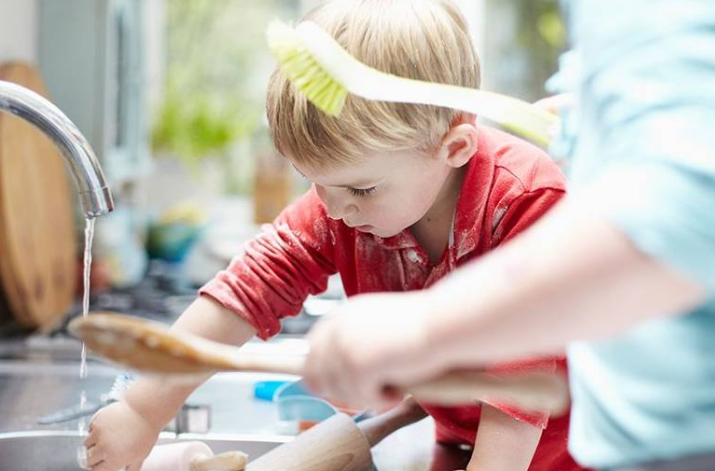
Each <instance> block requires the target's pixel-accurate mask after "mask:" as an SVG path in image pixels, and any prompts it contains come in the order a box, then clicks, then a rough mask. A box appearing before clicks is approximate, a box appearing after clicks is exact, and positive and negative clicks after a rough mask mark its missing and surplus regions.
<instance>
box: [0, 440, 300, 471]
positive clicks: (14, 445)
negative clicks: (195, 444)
mask: <svg viewBox="0 0 715 471" xmlns="http://www.w3.org/2000/svg"><path fill="white" fill-rule="evenodd" d="M289 439H290V438H288V437H279V436H273V437H259V436H255V437H254V436H241V435H221V436H211V435H200V436H195V437H194V436H189V435H186V436H183V437H182V438H180V439H178V438H162V439H160V442H159V443H161V444H166V443H177V442H182V441H191V440H201V441H202V442H204V443H206V444H207V445H209V446H210V447H211V449H212V450H213V451H214V453H223V452H225V451H233V450H240V451H243V452H244V453H247V454H248V455H249V457H250V458H251V459H253V458H257V457H259V456H261V455H263V454H264V453H267V452H269V451H270V450H272V449H273V448H275V447H276V446H278V445H280V444H281V443H284V442H285V441H288V440H289ZM81 442H82V440H81V437H80V435H79V433H78V432H70V431H38V432H12V433H5V434H0V469H1V470H3V471H13V470H17V471H22V470H30V469H42V470H44V471H77V470H79V469H81V468H80V467H79V465H78V464H77V447H78V446H79V445H80V443H81Z"/></svg>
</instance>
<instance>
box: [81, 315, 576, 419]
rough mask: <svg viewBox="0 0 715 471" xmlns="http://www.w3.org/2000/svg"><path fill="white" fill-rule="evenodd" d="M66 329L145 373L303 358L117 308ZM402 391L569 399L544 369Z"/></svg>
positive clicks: (471, 376) (292, 362) (549, 402)
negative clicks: (252, 349)
mask: <svg viewBox="0 0 715 471" xmlns="http://www.w3.org/2000/svg"><path fill="white" fill-rule="evenodd" d="M68 329H69V331H70V333H71V334H72V335H74V336H75V337H77V338H79V339H80V340H82V341H83V342H85V344H86V345H87V347H88V348H89V349H90V350H92V351H94V352H95V353H98V354H100V355H102V356H104V357H106V358H108V359H109V360H111V361H113V362H115V363H118V364H120V365H122V366H125V367H129V368H131V369H134V370H137V371H140V372H144V373H152V374H160V375H190V376H196V375H205V374H210V373H214V372H218V371H253V372H266V373H288V374H295V375H301V374H302V372H303V365H304V362H305V356H303V355H285V354H283V355H274V354H261V355H256V354H247V353H244V352H241V351H240V349H239V348H237V347H233V346H229V345H226V344H221V343H218V342H213V341H210V340H207V339H204V338H202V337H199V336H196V335H193V334H190V333H187V332H180V331H177V330H170V329H169V328H168V326H166V325H164V324H159V323H155V322H151V321H147V320H144V319H139V318H136V317H131V316H124V315H121V314H113V313H93V314H91V315H89V316H87V317H79V318H76V319H74V320H73V321H72V322H70V324H69V327H68ZM404 392H405V393H409V394H412V395H413V396H414V397H415V398H417V399H418V400H420V401H424V402H432V403H437V404H443V405H455V404H465V403H470V402H475V401H481V400H485V399H489V398H498V399H499V400H500V401H503V402H508V403H511V404H514V405H515V406H518V407H521V408H523V409H527V410H536V411H548V412H551V413H554V414H561V413H563V412H564V411H565V410H566V409H567V408H568V404H569V395H568V385H567V384H566V381H565V379H564V378H563V377H562V376H560V375H556V374H547V373H526V374H508V375H506V374H505V375H493V374H487V373H481V372H473V371H459V372H451V373H447V374H446V375H444V376H441V377H440V378H437V379H435V380H432V381H428V382H425V383H422V384H419V385H413V386H410V387H409V388H406V390H405V391H404Z"/></svg>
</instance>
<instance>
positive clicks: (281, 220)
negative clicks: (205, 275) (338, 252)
mask: <svg viewBox="0 0 715 471" xmlns="http://www.w3.org/2000/svg"><path fill="white" fill-rule="evenodd" d="M327 224H328V218H327V215H326V214H325V210H324V207H323V206H322V204H320V202H319V199H318V198H317V196H316V195H315V192H314V191H310V192H308V193H307V194H306V195H305V196H304V197H303V198H301V199H300V200H299V201H298V202H297V203H296V204H294V205H292V206H290V207H288V208H286V210H284V211H283V213H281V215H280V216H279V217H278V218H277V219H276V221H275V222H274V224H273V225H268V226H265V227H264V231H263V233H261V234H260V235H258V236H257V237H255V238H254V239H253V240H251V241H250V242H249V243H247V244H246V246H245V249H244V251H243V253H241V254H240V255H239V256H238V257H236V258H235V259H234V260H233V261H232V262H231V265H230V266H229V267H228V268H227V269H226V270H224V271H222V272H220V273H219V274H218V275H217V276H216V277H215V278H214V279H213V280H212V281H211V282H209V283H208V284H207V285H206V286H204V287H203V288H202V289H201V291H200V292H201V293H202V294H203V295H202V296H201V297H199V299H197V300H196V301H195V302H194V303H193V304H192V305H191V306H190V307H189V308H188V309H187V310H186V312H184V314H182V316H181V317H180V318H179V320H178V321H177V322H176V324H175V325H174V327H173V328H174V329H180V330H186V331H189V332H191V333H193V334H196V335H199V336H202V337H206V338H208V339H211V340H215V341H218V342H223V343H229V344H233V345H242V344H244V343H245V342H246V341H247V340H249V339H250V338H251V337H253V336H254V335H256V334H258V335H259V336H260V337H262V338H268V337H270V336H272V335H274V334H276V333H277V332H278V331H279V330H280V320H281V318H282V317H285V316H287V315H291V314H297V313H298V312H299V311H300V308H301V307H302V304H303V301H304V300H305V298H306V297H307V296H308V294H310V293H317V292H320V291H322V290H324V289H325V286H326V284H327V278H328V276H329V275H330V274H332V273H334V271H335V270H334V267H333V264H332V261H331V260H332V255H333V245H334V244H333V242H332V239H330V232H329V230H328V226H327ZM206 379H208V376H206V377H204V378H198V379H197V380H196V381H193V382H189V383H186V382H182V383H177V382H174V381H167V380H166V379H157V378H142V379H140V380H138V381H137V382H136V383H135V384H134V385H133V386H132V387H131V388H130V389H129V390H128V391H127V392H126V394H125V398H124V400H123V401H121V402H119V403H116V404H113V405H111V406H109V407H107V408H105V409H102V410H101V411H99V412H98V413H97V415H96V416H95V418H94V419H93V421H92V424H91V425H90V434H89V436H88V437H87V440H86V445H87V446H88V447H89V448H88V454H89V455H90V459H89V461H90V464H98V466H97V467H95V468H93V470H94V471H116V470H117V469H120V468H122V467H124V466H128V467H127V471H135V470H138V466H139V465H140V464H141V461H142V460H143V459H144V458H145V457H146V456H147V455H148V453H149V451H151V448H152V446H153V445H154V443H155V442H156V438H157V436H158V434H159V431H160V430H161V428H162V427H163V425H164V424H166V423H167V422H168V421H169V420H171V418H172V417H174V415H175V414H176V413H177V412H178V410H179V409H180V408H181V405H182V404H183V403H184V401H185V400H186V398H188V397H189V395H191V393H192V392H193V391H194V390H195V389H196V388H197V387H198V386H199V385H200V384H201V383H203V382H204V381H205V380H206Z"/></svg>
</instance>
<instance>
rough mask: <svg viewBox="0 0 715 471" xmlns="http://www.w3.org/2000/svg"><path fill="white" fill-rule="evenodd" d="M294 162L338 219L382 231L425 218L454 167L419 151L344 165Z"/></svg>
mask: <svg viewBox="0 0 715 471" xmlns="http://www.w3.org/2000/svg"><path fill="white" fill-rule="evenodd" d="M293 166H294V167H295V168H296V169H297V170H298V171H299V172H300V173H301V174H303V175H304V176H305V177H306V178H307V179H309V180H310V181H311V182H313V184H314V185H315V188H316V191H317V193H318V196H319V197H320V199H321V200H322V201H323V203H324V204H325V207H326V208H327V211H328V215H329V216H330V217H331V218H332V219H341V220H342V221H343V222H344V223H345V224H346V225H348V226H350V227H355V228H356V229H357V230H359V231H362V232H369V233H371V234H374V235H376V236H380V237H391V236H393V235H395V234H398V233H400V232H402V231H403V230H405V229H406V228H408V227H410V226H412V225H413V224H415V223H417V222H418V221H419V220H420V219H422V217H423V216H424V215H425V214H426V213H427V211H428V210H429V209H430V208H431V207H432V205H433V204H434V203H435V201H437V199H438V196H439V195H440V192H441V190H442V189H443V186H444V183H445V181H447V176H448V175H449V173H450V170H452V167H450V166H449V165H447V164H446V162H445V161H444V159H440V158H437V157H432V156H425V155H423V154H417V153H415V152H390V153H378V154H373V155H370V156H367V157H365V158H363V159H362V160H360V161H359V162H357V163H354V164H350V165H345V166H342V167H340V168H338V169H329V170H320V171H316V170H315V169H313V168H311V167H308V166H306V165H300V164H297V163H295V161H293Z"/></svg>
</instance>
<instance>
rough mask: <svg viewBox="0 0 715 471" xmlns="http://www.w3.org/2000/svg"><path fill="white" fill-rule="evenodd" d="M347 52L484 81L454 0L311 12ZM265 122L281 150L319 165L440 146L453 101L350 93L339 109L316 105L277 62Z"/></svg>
mask: <svg viewBox="0 0 715 471" xmlns="http://www.w3.org/2000/svg"><path fill="white" fill-rule="evenodd" d="M303 20H307V21H312V22H314V23H316V24H318V25H319V26H321V27H322V28H324V29H325V30H326V31H327V32H328V33H330V34H331V35H332V36H333V37H334V38H335V39H336V40H337V41H338V42H339V43H340V44H341V46H342V47H344V48H345V49H346V50H347V51H348V52H350V54H352V55H353V56H354V57H356V58H357V59H358V60H360V61H362V62H364V63H366V64H367V65H369V66H371V67H374V68H376V69H379V70H382V71H384V72H388V73H391V74H394V75H398V76H401V77H408V78H413V79H418V80H426V81H430V82H439V83H446V84H451V85H459V86H464V87H471V88H479V82H480V76H479V58H478V56H477V53H476V51H475V49H474V46H473V44H472V40H471V38H470V35H469V31H468V26H467V22H466V20H465V18H464V16H463V15H462V13H461V12H460V10H459V8H458V7H457V6H456V5H455V4H454V3H452V2H451V1H450V0H333V1H328V2H326V3H324V4H322V5H320V6H319V7H317V8H316V9H314V10H313V11H311V12H310V13H308V14H307V15H306V16H305V17H304V18H303ZM266 109H267V113H268V122H269V125H270V129H271V134H272V137H273V141H274V143H275V146H276V148H277V149H278V150H279V152H281V153H282V154H283V155H286V156H290V157H291V158H292V159H295V160H296V161H298V162H300V163H305V164H306V165H309V166H311V167H312V168H315V169H327V168H331V167H332V168H334V167H336V166H339V165H345V164H349V163H351V162H355V161H356V159H358V158H359V157H360V156H361V155H363V154H366V153H369V152H371V151H372V152H380V151H382V152H389V151H399V150H402V151H404V150H415V149H416V150H418V151H420V152H431V151H433V150H434V149H436V148H437V147H438V146H439V143H440V141H441V139H442V138H443V136H444V135H445V134H446V133H447V131H448V130H449V129H450V127H451V125H452V122H453V121H454V120H455V118H456V117H457V116H458V115H460V114H463V113H462V112H459V111H455V110H453V109H448V108H441V107H436V106H430V105H412V104H402V103H387V102H379V101H369V100H365V99H362V98H359V97H356V96H353V95H349V96H348V99H347V101H346V103H345V107H344V108H343V111H342V113H341V114H340V116H338V117H330V116H328V115H326V114H324V113H322V112H321V111H319V110H317V109H316V108H315V107H314V106H313V105H312V104H311V103H309V102H308V101H307V100H306V98H305V96H304V95H303V94H301V93H300V92H298V91H296V90H295V89H294V88H293V86H292V85H291V84H290V82H289V81H288V80H287V78H286V77H285V76H284V75H283V73H281V72H280V71H279V70H278V69H276V70H275V71H274V72H273V75H272V76H271V79H270V81H269V84H268V94H267V100H266Z"/></svg>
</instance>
